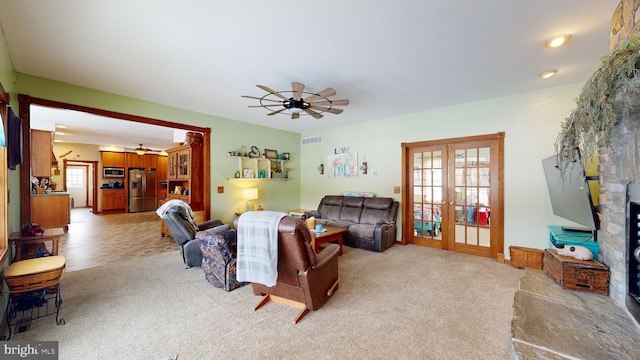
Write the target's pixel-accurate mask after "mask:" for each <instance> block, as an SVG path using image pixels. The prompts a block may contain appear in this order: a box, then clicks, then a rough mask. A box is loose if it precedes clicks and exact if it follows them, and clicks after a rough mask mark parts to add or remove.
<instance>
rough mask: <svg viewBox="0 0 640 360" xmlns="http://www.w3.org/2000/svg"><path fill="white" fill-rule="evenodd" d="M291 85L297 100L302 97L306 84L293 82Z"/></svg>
mask: <svg viewBox="0 0 640 360" xmlns="http://www.w3.org/2000/svg"><path fill="white" fill-rule="evenodd" d="M291 87H292V88H293V98H294V99H296V100H300V99H302V90H304V84H301V83H299V82H292V83H291Z"/></svg>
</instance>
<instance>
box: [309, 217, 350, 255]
mask: <svg viewBox="0 0 640 360" xmlns="http://www.w3.org/2000/svg"><path fill="white" fill-rule="evenodd" d="M323 229H327V231H325V232H315V231H311V245H312V246H313V249H314V250H315V251H316V253H317V252H318V251H319V250H318V249H319V247H320V245H322V244H326V243H328V242H332V241H337V242H338V245H340V252H338V255H340V256H341V255H342V236H343V235H344V233H346V232H347V229H345V228H339V227H334V226H326V225H325V226H323Z"/></svg>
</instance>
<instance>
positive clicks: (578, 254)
mask: <svg viewBox="0 0 640 360" xmlns="http://www.w3.org/2000/svg"><path fill="white" fill-rule="evenodd" d="M562 245H564V247H562V248H559V249H556V250H557V251H558V254H560V255H564V256H570V257H572V258H574V259H577V260H591V259H593V253H592V252H591V250H589V249H587V248H586V247H584V246H579V245H565V244H562Z"/></svg>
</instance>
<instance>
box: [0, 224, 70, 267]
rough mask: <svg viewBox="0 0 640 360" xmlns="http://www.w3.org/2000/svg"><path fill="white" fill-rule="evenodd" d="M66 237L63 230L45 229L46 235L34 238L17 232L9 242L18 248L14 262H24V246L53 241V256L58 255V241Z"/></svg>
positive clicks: (10, 237)
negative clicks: (61, 237) (63, 236)
mask: <svg viewBox="0 0 640 360" xmlns="http://www.w3.org/2000/svg"><path fill="white" fill-rule="evenodd" d="M62 235H64V231H63V230H62V229H59V228H56V229H45V230H44V234H42V235H34V236H24V235H22V233H21V232H19V231H16V232H14V233H12V234H11V236H9V241H12V242H13V244H14V245H15V247H16V257H15V259H14V260H13V261H20V260H22V252H23V247H24V245H28V244H37V243H41V242H47V241H51V243H52V244H51V255H54V256H55V255H58V241H60V236H62Z"/></svg>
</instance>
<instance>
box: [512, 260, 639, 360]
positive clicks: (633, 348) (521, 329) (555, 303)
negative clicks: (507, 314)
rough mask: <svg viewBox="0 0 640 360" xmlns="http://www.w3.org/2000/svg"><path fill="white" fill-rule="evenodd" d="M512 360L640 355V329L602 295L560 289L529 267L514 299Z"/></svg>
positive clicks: (612, 359)
mask: <svg viewBox="0 0 640 360" xmlns="http://www.w3.org/2000/svg"><path fill="white" fill-rule="evenodd" d="M511 336H512V341H511V348H510V351H509V354H510V357H511V358H512V359H549V360H558V359H584V360H591V359H593V360H601V359H608V360H623V359H624V360H636V359H640V327H639V326H638V325H637V324H636V323H635V321H634V320H633V319H632V318H631V317H630V316H629V315H628V313H627V311H626V309H625V308H624V307H622V306H620V305H618V304H616V303H615V301H613V299H612V298H610V297H608V296H603V295H597V294H593V293H588V292H583V291H568V290H564V289H562V288H561V287H560V286H559V285H557V284H556V283H555V282H553V280H552V279H551V278H550V277H549V276H547V275H546V274H545V273H544V272H543V271H542V270H535V269H526V270H525V275H524V276H523V277H522V280H520V289H519V290H518V291H517V292H516V294H515V298H514V317H513V321H512V323H511Z"/></svg>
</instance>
